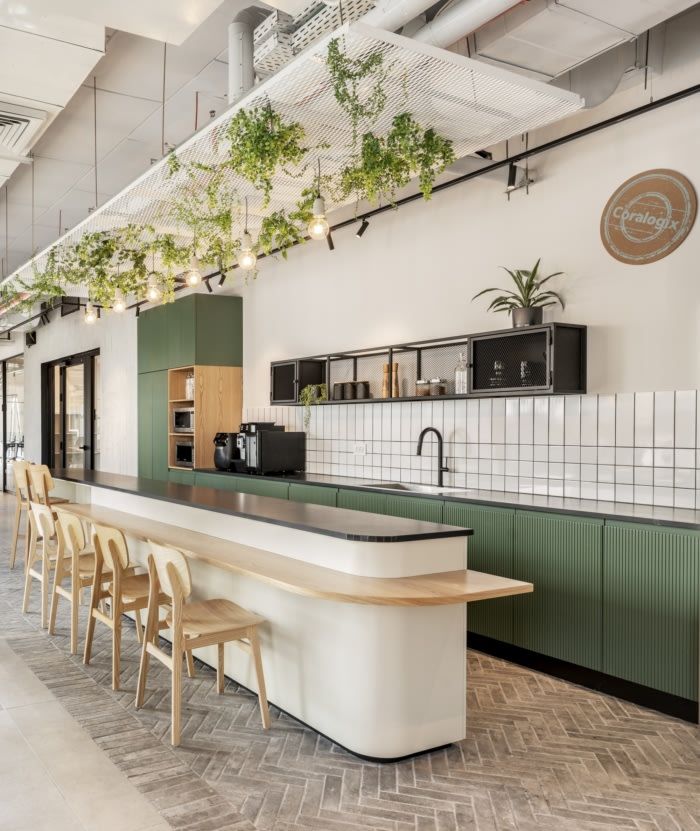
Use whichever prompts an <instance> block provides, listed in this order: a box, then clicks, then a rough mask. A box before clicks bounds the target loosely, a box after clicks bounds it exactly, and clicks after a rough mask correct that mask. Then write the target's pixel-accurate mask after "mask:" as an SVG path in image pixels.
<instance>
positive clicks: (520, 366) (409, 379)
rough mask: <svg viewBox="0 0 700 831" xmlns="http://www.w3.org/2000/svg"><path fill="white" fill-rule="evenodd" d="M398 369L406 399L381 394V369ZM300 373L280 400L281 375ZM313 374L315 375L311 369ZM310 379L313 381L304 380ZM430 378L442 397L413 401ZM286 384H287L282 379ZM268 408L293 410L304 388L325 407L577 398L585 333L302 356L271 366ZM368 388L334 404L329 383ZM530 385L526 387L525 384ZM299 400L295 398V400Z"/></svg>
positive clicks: (540, 331)
mask: <svg viewBox="0 0 700 831" xmlns="http://www.w3.org/2000/svg"><path fill="white" fill-rule="evenodd" d="M459 353H464V354H465V355H468V377H469V382H468V392H467V393H466V394H457V393H455V392H454V368H455V367H456V365H457V361H458V359H459ZM392 363H395V364H398V367H399V383H400V385H401V391H402V393H404V394H401V395H398V396H395V395H389V396H386V397H384V396H382V395H381V386H382V375H383V365H385V364H390V365H391V364H392ZM291 366H294V367H297V368H303V369H304V370H305V371H304V372H297V373H296V377H295V378H294V381H293V389H294V392H293V395H294V398H290V393H289V383H287V385H286V387H285V391H284V393H283V394H282V395H280V394H279V390H278V395H277V396H276V395H275V387H276V384H275V376H276V372H277V371H278V370H283V371H285V372H288V370H289V368H290V367H291ZM314 367H315V368H316V369H315V372H311V371H310V370H313V368H314ZM302 374H303V375H305V376H306V378H307V379H308V378H309V377H311V376H312V375H313V376H314V377H315V380H314V381H306V382H304V380H303V379H302V378H301V377H300V375H302ZM433 377H435V378H441V379H443V380H445V381H446V388H447V391H446V394H445V395H411V394H407V393H408V392H409V391H412V390H414V389H415V382H416V380H417V379H420V378H423V379H426V380H431V379H432V378H433ZM287 380H288V381H289V379H287ZM271 381H272V383H271V387H270V403H271V404H272V405H278V404H279V405H282V404H287V405H290V404H291V405H295V404H297V403H298V396H299V393H300V391H301V389H303V387H304V386H305V383H316V384H317V383H326V384H327V389H328V397H329V400H328V401H324V402H319V403H320V404H322V405H326V404H367V403H378V402H385V403H386V402H410V401H437V400H459V399H464V398H493V397H495V396H524V395H552V394H555V393H559V394H563V395H567V394H582V393H585V392H586V327H585V326H581V325H578V324H572V323H544V324H540V325H536V326H527V327H522V328H511V329H501V330H498V331H495V332H482V333H478V334H474V335H457V336H453V337H446V338H434V339H431V340H418V341H410V342H408V343H400V344H393V345H390V346H380V347H374V348H369V349H356V350H345V351H343V352H332V353H327V354H325V355H311V356H309V357H306V358H298V359H291V360H288V361H275V362H273V363H272V364H271ZM362 381H364V382H367V384H368V385H369V397H366V396H365V397H363V398H342V399H334V397H333V386H334V384H344V383H348V382H362ZM526 381H529V383H525V382H526ZM294 399H296V400H294Z"/></svg>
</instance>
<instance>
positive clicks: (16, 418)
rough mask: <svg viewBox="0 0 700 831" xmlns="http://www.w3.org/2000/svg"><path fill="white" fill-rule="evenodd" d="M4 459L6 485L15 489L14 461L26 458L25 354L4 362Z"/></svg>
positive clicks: (10, 488) (9, 488)
mask: <svg viewBox="0 0 700 831" xmlns="http://www.w3.org/2000/svg"><path fill="white" fill-rule="evenodd" d="M3 367H4V371H3V373H2V375H3V378H2V380H3V381H4V400H3V413H2V415H3V425H2V427H3V430H2V435H3V436H4V441H3V459H4V475H5V481H4V487H5V489H7V490H10V491H14V489H15V480H14V476H13V475H12V463H13V462H14V461H15V460H16V459H23V458H24V355H16V356H15V357H14V358H8V359H7V360H6V361H4V362H3Z"/></svg>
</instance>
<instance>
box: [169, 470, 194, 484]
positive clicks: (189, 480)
mask: <svg viewBox="0 0 700 831" xmlns="http://www.w3.org/2000/svg"><path fill="white" fill-rule="evenodd" d="M168 482H175V483H177V484H178V485H194V471H193V470H181V469H179V468H178V469H176V468H171V469H170V470H169V471H168Z"/></svg>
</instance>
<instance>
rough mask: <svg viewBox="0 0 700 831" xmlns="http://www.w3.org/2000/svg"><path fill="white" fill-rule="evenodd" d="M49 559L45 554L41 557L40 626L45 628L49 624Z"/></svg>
mask: <svg viewBox="0 0 700 831" xmlns="http://www.w3.org/2000/svg"><path fill="white" fill-rule="evenodd" d="M50 580H51V574H50V572H49V561H48V558H47V557H46V556H43V557H42V558H41V628H42V629H46V628H47V627H48V624H49V582H50Z"/></svg>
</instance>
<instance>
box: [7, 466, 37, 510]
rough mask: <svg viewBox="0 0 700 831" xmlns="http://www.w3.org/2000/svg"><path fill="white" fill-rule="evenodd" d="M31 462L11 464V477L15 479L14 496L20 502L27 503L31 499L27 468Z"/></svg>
mask: <svg viewBox="0 0 700 831" xmlns="http://www.w3.org/2000/svg"><path fill="white" fill-rule="evenodd" d="M31 466H32V465H31V462H24V461H14V462H12V475H13V476H14V478H15V494H16V496H17V499H19V500H20V501H21V502H28V501H29V500H30V499H31V492H30V490H29V476H28V474H29V468H30V467H31Z"/></svg>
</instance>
